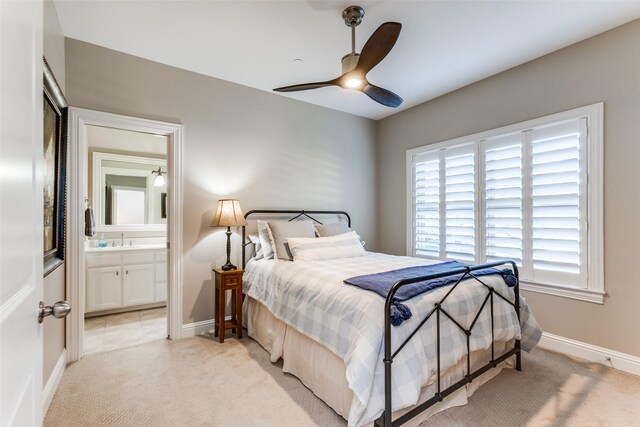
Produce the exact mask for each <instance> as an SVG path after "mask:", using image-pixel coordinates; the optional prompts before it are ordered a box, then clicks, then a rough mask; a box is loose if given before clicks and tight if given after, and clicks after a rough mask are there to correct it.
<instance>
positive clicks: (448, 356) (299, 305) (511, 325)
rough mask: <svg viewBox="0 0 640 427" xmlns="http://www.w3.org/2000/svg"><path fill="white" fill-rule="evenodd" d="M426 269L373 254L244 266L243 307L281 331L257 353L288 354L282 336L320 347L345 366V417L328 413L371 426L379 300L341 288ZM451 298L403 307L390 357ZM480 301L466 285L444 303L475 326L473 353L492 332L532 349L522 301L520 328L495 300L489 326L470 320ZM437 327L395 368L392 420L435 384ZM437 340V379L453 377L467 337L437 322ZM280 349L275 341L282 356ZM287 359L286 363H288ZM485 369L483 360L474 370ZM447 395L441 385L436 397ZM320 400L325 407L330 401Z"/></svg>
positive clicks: (431, 296) (475, 287)
mask: <svg viewBox="0 0 640 427" xmlns="http://www.w3.org/2000/svg"><path fill="white" fill-rule="evenodd" d="M428 263H429V262H428V261H426V260H423V259H417V258H409V257H397V256H391V255H385V254H377V253H371V252H368V253H367V255H366V256H363V257H355V258H344V259H336V260H331V261H295V262H288V261H274V260H262V261H250V262H249V264H248V265H247V266H246V273H245V276H244V290H245V292H246V294H247V295H248V296H249V297H251V298H252V299H254V300H256V301H258V302H260V304H262V305H263V306H265V307H266V308H267V309H268V311H269V313H270V315H272V316H273V317H274V318H276V319H277V320H280V321H282V322H283V323H284V324H285V325H286V330H285V333H284V335H283V336H282V337H278V334H274V335H273V337H272V338H270V339H273V340H276V341H274V342H273V343H271V345H268V343H267V344H263V345H265V347H266V348H268V349H269V350H270V351H271V352H272V353H271V354H272V358H274V359H275V360H277V358H279V357H281V356H282V357H283V356H284V354H283V353H282V354H281V352H283V351H284V350H283V349H286V348H287V346H286V342H285V341H286V337H287V336H288V335H289V331H291V334H294V332H293V331H295V332H297V333H299V334H300V335H301V336H304V337H305V338H308V339H310V340H312V341H313V342H315V343H319V344H320V345H322V347H324V349H326V350H328V351H329V352H330V353H332V354H333V355H334V356H336V357H337V359H338V360H340V361H341V362H342V366H343V368H344V374H343V375H341V378H346V381H347V383H348V389H349V390H350V391H351V393H352V396H351V397H349V396H343V397H342V398H341V401H342V402H343V403H344V402H347V401H350V408H349V409H348V411H347V410H346V408H344V407H342V404H340V405H338V404H337V403H335V405H336V406H339V407H340V409H339V410H338V409H336V408H334V409H336V412H338V413H340V414H341V415H342V416H344V417H345V418H346V419H347V420H348V422H349V425H353V426H359V425H366V424H368V423H370V422H371V421H373V420H375V419H376V418H378V417H379V416H380V414H381V413H382V411H383V409H384V367H383V363H382V359H383V356H384V352H383V345H382V343H383V336H384V321H383V317H384V316H383V313H384V310H383V309H384V299H383V298H381V297H379V296H378V295H376V294H374V293H372V292H367V291H363V290H361V289H358V288H355V287H353V286H349V285H345V284H344V283H343V280H344V279H346V278H349V277H353V276H357V275H362V274H372V273H378V272H382V271H389V270H395V269H400V268H405V267H411V266H416V265H424V264H428ZM482 280H483V282H484V283H485V284H486V285H488V286H491V287H493V288H494V289H495V290H496V291H497V292H499V293H500V294H502V295H503V296H504V297H505V298H506V299H508V300H511V301H513V299H514V295H513V289H512V288H509V287H507V285H506V284H505V283H504V280H503V279H502V277H500V276H499V275H495V276H494V275H492V276H485V277H483V278H482ZM448 290H449V287H444V288H440V289H436V290H434V291H431V292H428V293H425V294H421V295H418V296H416V297H413V298H411V299H409V300H407V301H405V302H403V304H405V305H406V306H407V307H408V308H409V309H410V310H411V312H412V313H413V316H412V317H411V318H410V319H408V320H406V321H405V322H404V323H403V324H402V325H400V326H398V327H393V328H392V348H394V349H395V348H397V347H398V346H399V345H400V343H402V342H403V341H404V340H405V339H406V338H407V337H408V336H409V334H410V333H411V332H412V331H413V329H414V328H415V327H416V326H417V325H418V324H419V323H420V322H421V320H422V319H424V317H425V316H426V314H427V313H428V312H429V311H431V309H432V308H433V307H434V304H435V303H437V302H439V301H440V300H441V299H442V297H443V296H444V295H445V294H446V293H447V292H448ZM487 292H488V291H487V289H486V287H485V285H483V284H481V283H479V282H477V281H475V280H474V279H469V280H465V281H463V282H462V283H461V284H460V286H458V287H457V288H456V290H455V291H454V292H453V293H451V295H449V296H448V297H447V300H446V301H445V302H444V303H443V308H446V310H447V312H448V313H450V314H451V315H452V316H453V317H454V318H455V319H457V321H458V322H459V323H460V324H462V325H470V324H471V323H472V322H473V321H474V319H476V316H477V321H476V323H475V326H474V329H473V333H472V335H471V336H470V349H471V352H472V353H475V352H477V351H482V350H487V349H489V348H490V346H491V337H492V329H493V336H494V338H495V341H496V342H502V343H508V342H511V341H513V340H514V339H521V340H522V347H523V349H525V350H528V349H531V348H533V346H535V345H536V343H537V341H538V340H539V338H540V334H541V331H540V329H539V327H538V325H537V323H536V321H535V319H534V318H533V316H532V315H531V313H530V312H529V310H528V307H527V305H526V302H525V301H524V300H523V299H521V305H522V309H521V322H520V323H519V322H518V318H517V315H516V313H515V311H514V310H513V307H512V306H511V305H509V304H508V303H507V302H506V301H504V300H503V299H501V298H498V297H496V298H494V303H493V310H492V311H493V322H492V318H491V310H490V307H489V304H487V305H486V306H485V307H484V309H483V310H482V311H481V313H480V314H478V313H477V311H478V307H480V306H481V305H482V303H483V301H484V299H485V298H486V296H487ZM434 317H435V316H434ZM435 325H436V322H435V319H433V318H432V319H430V320H429V321H428V322H426V324H425V325H424V327H423V328H421V329H420V331H419V332H418V333H417V334H416V335H415V336H413V338H412V339H411V340H410V341H409V342H408V344H407V345H406V346H405V347H404V348H403V350H402V351H401V352H400V353H399V354H398V355H397V356H396V357H395V358H394V362H393V375H392V384H391V386H392V397H393V399H392V403H393V411H394V412H395V411H398V410H401V409H404V408H408V407H411V406H413V405H415V404H416V402H418V401H419V400H420V398H421V393H422V391H423V389H424V387H425V386H428V385H429V384H432V383H433V381H434V379H435V377H436V372H437V365H436V359H437V346H436V345H435V343H436V329H437V328H436V326H435ZM274 327H276V326H274ZM440 337H441V340H440V343H441V348H440V362H441V364H440V367H441V371H445V370H447V369H449V368H452V369H455V368H456V367H457V366H458V365H460V363H461V361H462V360H463V359H464V358H465V356H466V353H467V337H466V335H465V334H464V333H463V332H462V331H461V330H460V329H459V328H458V327H457V326H456V325H455V324H454V322H452V321H450V320H449V319H447V318H446V317H445V316H441V321H440ZM277 340H281V341H282V343H281V345H282V347H281V348H282V349H280V342H277ZM479 354H481V353H479ZM496 354H497V355H499V354H501V353H496ZM294 357H295V356H290V360H293V359H294ZM283 359H285V360H286V358H284V357H283ZM487 361H488V358H487V360H485V361H484V362H483V363H480V365H482V364H484V363H486V362H487ZM286 363H287V364H290V363H293V362H290V361H289V362H286ZM463 375H464V374H463ZM457 379H460V377H458V378H457ZM446 386H447V385H446V384H444V383H443V385H442V387H443V388H444V387H446ZM310 388H312V389H313V387H310ZM314 391H315V390H314ZM431 394H432V393H431ZM327 398H328V399H331V397H330V396H329V397H327ZM328 403H329V402H328ZM331 405H332V407H334V404H331Z"/></svg>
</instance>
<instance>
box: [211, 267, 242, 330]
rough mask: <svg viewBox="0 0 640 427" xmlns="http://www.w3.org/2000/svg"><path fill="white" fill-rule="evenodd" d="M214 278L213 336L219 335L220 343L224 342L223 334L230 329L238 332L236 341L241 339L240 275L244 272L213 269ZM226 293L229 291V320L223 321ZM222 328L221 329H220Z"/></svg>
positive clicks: (240, 270)
mask: <svg viewBox="0 0 640 427" xmlns="http://www.w3.org/2000/svg"><path fill="white" fill-rule="evenodd" d="M213 271H214V273H215V276H216V297H215V305H216V306H215V321H216V327H215V336H216V337H217V336H218V334H220V342H221V343H222V342H224V332H225V331H226V330H227V329H232V331H231V332H236V329H237V331H238V339H240V338H242V274H243V273H244V270H242V269H240V268H239V269H237V270H228V271H224V270H220V269H218V268H214V269H213ZM227 291H231V320H225V318H224V317H225V316H224V314H225V307H226V305H227V303H226V298H225V297H226V294H227ZM221 326H222V327H221Z"/></svg>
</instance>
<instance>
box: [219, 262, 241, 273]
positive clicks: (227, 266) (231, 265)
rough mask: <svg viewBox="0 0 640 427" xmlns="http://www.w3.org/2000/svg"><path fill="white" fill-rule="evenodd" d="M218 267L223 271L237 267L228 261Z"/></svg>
mask: <svg viewBox="0 0 640 427" xmlns="http://www.w3.org/2000/svg"><path fill="white" fill-rule="evenodd" d="M220 269H221V270H223V271H229V270H237V269H238V267H236V266H235V265H233V264H231V263H230V262H228V263H226V264H225V265H223V266H222V267H220Z"/></svg>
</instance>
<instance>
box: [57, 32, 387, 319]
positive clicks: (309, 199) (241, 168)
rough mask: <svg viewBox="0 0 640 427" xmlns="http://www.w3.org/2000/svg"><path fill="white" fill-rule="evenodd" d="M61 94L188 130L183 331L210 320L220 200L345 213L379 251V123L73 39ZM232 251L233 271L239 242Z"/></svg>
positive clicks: (221, 240)
mask: <svg viewBox="0 0 640 427" xmlns="http://www.w3.org/2000/svg"><path fill="white" fill-rule="evenodd" d="M198 54H208V53H198ZM210 54H213V53H210ZM66 87H67V91H66V95H67V99H68V101H69V103H70V104H71V105H73V106H77V107H83V108H89V109H93V110H100V111H107V112H111V113H117V114H124V115H129V116H136V117H144V118H150V119H156V120H163V121H169V122H174V123H181V124H183V125H184V135H185V136H184V181H183V185H184V205H183V208H184V224H183V226H184V235H183V247H184V253H183V262H184V264H183V266H184V307H183V310H184V312H183V313H184V314H183V317H184V318H183V321H184V323H190V322H196V321H202V320H208V319H211V318H213V281H212V275H211V266H212V264H215V265H216V266H220V265H222V264H223V263H224V261H225V238H226V237H225V235H224V230H223V229H220V228H211V227H210V224H211V220H212V218H213V212H214V208H215V206H216V202H217V200H218V199H219V198H224V197H227V198H228V197H231V198H238V199H239V200H240V202H241V204H242V208H243V210H244V211H245V212H246V211H248V210H250V209H257V208H305V209H342V210H346V211H348V212H350V213H351V214H352V217H353V221H354V227H355V228H356V229H357V230H358V231H359V232H360V234H361V235H362V236H363V238H364V239H365V240H366V241H367V246H368V248H369V249H375V248H376V239H377V235H376V228H375V225H376V214H375V213H376V200H375V195H376V191H375V183H376V173H375V166H376V159H375V155H376V153H375V151H376V147H375V131H376V126H375V122H373V121H371V120H368V119H363V118H360V117H356V116H352V115H348V114H345V113H341V112H337V111H333V110H329V109H325V108H321V107H317V106H313V105H311V104H307V103H303V102H299V101H295V100H291V99H288V98H285V97H282V96H278V95H275V94H272V93H268V92H264V91H260V90H256V89H252V88H248V87H246V86H241V85H237V84H234V83H229V82H226V81H222V80H218V79H215V78H212V77H207V76H203V75H200V74H196V73H192V72H189V71H185V70H181V69H178V68H174V67H170V66H167V65H163V64H159V63H156V62H152V61H148V60H144V59H141V58H138V57H135V56H131V55H127V54H124V53H121V52H117V51H113V50H109V49H105V48H102V47H98V46H95V45H91V44H88V43H84V42H80V41H77V40H73V39H66ZM232 248H233V252H234V255H233V256H234V258H235V260H236V262H237V263H239V254H240V251H239V238H238V236H237V235H235V236H234V239H233V241H232Z"/></svg>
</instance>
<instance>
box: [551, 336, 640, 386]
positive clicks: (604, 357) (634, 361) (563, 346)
mask: <svg viewBox="0 0 640 427" xmlns="http://www.w3.org/2000/svg"><path fill="white" fill-rule="evenodd" d="M540 347H542V348H545V349H548V350H553V351H557V352H558V353H563V354H566V355H569V356H574V357H579V358H581V359H586V360H588V361H590V362H595V363H599V364H601V365H604V366H608V367H610V368H614V369H618V370H621V371H625V372H629V373H630V374H634V375H640V357H637V356H632V355H630V354H626V353H620V352H618V351H614V350H609V349H608V348H603V347H598V346H595V345H592V344H587V343H584V342H580V341H575V340H572V339H569V338H565V337H561V336H559V335H554V334H550V333H548V332H543V333H542V338H541V339H540Z"/></svg>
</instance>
